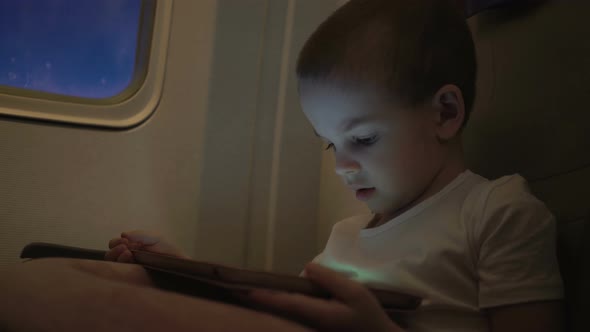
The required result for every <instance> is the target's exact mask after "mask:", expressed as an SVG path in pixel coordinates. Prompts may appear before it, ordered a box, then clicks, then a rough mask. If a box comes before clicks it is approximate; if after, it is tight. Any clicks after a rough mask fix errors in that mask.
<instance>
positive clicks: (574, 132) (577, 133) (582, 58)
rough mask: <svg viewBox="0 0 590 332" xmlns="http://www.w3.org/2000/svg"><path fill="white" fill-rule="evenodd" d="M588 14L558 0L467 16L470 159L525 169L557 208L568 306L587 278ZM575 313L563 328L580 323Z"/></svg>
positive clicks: (478, 167) (493, 168)
mask: <svg viewBox="0 0 590 332" xmlns="http://www.w3.org/2000/svg"><path fill="white" fill-rule="evenodd" d="M589 17H590V2H589V1H557V0H556V1H546V2H529V5H524V6H523V5H520V6H518V7H514V6H509V5H507V6H505V7H502V8H497V9H493V10H488V11H484V12H481V13H479V14H477V15H476V16H474V17H472V18H471V19H470V20H469V21H470V22H469V23H470V26H471V28H472V31H473V36H474V40H475V42H476V47H477V51H478V61H479V65H478V68H479V78H478V96H477V101H476V105H475V109H474V112H473V114H472V116H471V119H470V120H469V123H468V125H467V128H466V130H465V133H464V143H465V150H466V151H465V153H466V157H467V160H468V164H469V166H470V168H471V169H473V170H474V171H476V172H478V173H480V174H482V175H484V176H487V177H488V178H497V177H499V176H501V175H505V174H512V173H520V174H522V175H523V176H524V177H525V178H526V179H527V180H528V181H529V183H530V186H531V189H532V190H533V192H534V194H535V195H536V196H537V197H539V198H540V199H541V200H543V201H544V202H545V203H546V204H547V206H548V207H549V209H550V210H551V211H552V212H553V213H554V215H555V216H556V218H557V221H558V228H559V234H560V241H559V244H560V250H559V251H560V259H561V264H562V268H564V267H565V266H566V265H568V264H569V265H568V267H567V268H565V269H564V270H563V271H564V275H563V277H564V280H565V284H566V292H567V295H568V298H567V302H568V305H571V304H572V303H577V302H576V301H587V300H584V299H587V298H590V293H588V285H587V283H583V286H580V285H578V284H577V281H576V280H575V279H577V278H580V276H581V275H582V273H586V272H583V271H584V269H588V267H587V266H586V267H583V266H582V265H581V264H584V263H585V264H588V263H586V262H588V261H590V255H588V253H586V256H581V255H584V253H583V251H584V250H583V249H584V248H583V246H582V243H583V242H586V243H587V242H590V234H589V232H588V231H586V232H585V233H583V232H582V230H583V229H584V227H585V225H584V222H583V220H586V217H587V214H588V211H589V210H590V106H588V105H587V103H588V102H589V101H590V98H589V97H590V39H589V38H588V37H587V36H588V35H589V34H590V25H589V24H587V20H588V18H589ZM586 228H588V227H586ZM585 250H586V251H587V250H588V248H586V249H585ZM564 255H565V256H564ZM568 255H569V256H568ZM566 257H568V258H566ZM572 266H573V268H574V269H573V270H572ZM571 271H574V272H573V275H572V273H571ZM587 280H590V277H588V279H587ZM589 282H590V281H589ZM580 287H583V289H585V290H584V292H585V293H583V294H582V293H580V292H581V291H582V288H580ZM585 303H586V306H587V307H589V306H588V302H585ZM568 314H569V315H575V312H572V311H571V310H570V311H569V312H568ZM573 322H575V319H574V318H572V317H570V319H569V320H568V323H569V324H570V325H571V326H570V330H572V331H582V330H580V328H581V327H580V326H574V325H575V324H574V323H573ZM587 324H589V323H587ZM583 330H584V331H590V327H588V325H586V327H585V329H583Z"/></svg>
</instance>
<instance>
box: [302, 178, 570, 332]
mask: <svg viewBox="0 0 590 332" xmlns="http://www.w3.org/2000/svg"><path fill="white" fill-rule="evenodd" d="M371 218H372V215H364V216H357V217H352V218H348V219H345V220H342V221H340V222H338V223H337V224H336V225H334V227H333V229H332V233H331V234H330V238H329V239H328V242H327V244H326V248H325V249H324V251H323V252H322V253H321V254H320V255H318V256H317V257H316V259H314V261H316V262H318V263H320V264H322V265H324V266H327V267H330V268H332V269H335V270H340V271H342V272H344V273H347V274H349V275H350V276H351V277H352V278H353V279H355V280H358V281H360V282H362V283H366V284H369V285H373V286H377V287H381V288H389V289H395V290H401V291H404V292H409V293H413V294H416V295H419V296H421V297H423V298H424V299H425V301H424V302H423V304H422V306H421V307H420V309H419V310H418V311H417V312H416V313H414V314H411V315H409V316H408V321H407V323H408V329H409V331H454V332H460V331H488V330H489V327H488V322H487V318H486V317H485V315H484V314H483V313H482V312H481V309H484V308H489V307H495V306H501V305H507V304H516V303H523V302H530V301H539V300H553V299H561V298H562V297H563V289H562V281H561V277H560V274H559V269H558V264H557V258H556V253H555V237H556V235H555V234H556V233H555V220H554V218H553V216H552V215H551V213H550V212H549V211H548V209H547V208H546V207H545V205H544V204H543V203H542V202H540V201H539V200H538V199H536V198H535V197H534V196H533V195H532V194H531V193H530V192H529V190H528V187H527V185H526V182H525V180H524V179H523V178H522V177H521V176H519V175H512V176H505V177H502V178H500V179H498V180H495V181H489V180H487V179H485V178H483V177H481V176H479V175H476V174H474V173H472V172H470V171H465V172H464V173H462V174H461V175H459V176H458V177H457V178H456V179H455V180H453V181H452V182H451V183H450V184H448V185H447V186H446V187H445V188H444V189H442V190H441V191H440V192H438V193H437V194H435V195H434V196H431V197H430V198H428V199H426V200H425V201H423V202H421V203H420V204H418V205H416V206H415V207H413V208H411V209H410V210H408V211H406V212H405V213H403V214H401V215H400V216H398V217H396V218H394V219H392V220H390V221H388V222H387V223H385V224H382V225H380V226H378V227H375V228H370V229H366V228H365V227H366V226H367V224H368V223H369V221H370V220H371Z"/></svg>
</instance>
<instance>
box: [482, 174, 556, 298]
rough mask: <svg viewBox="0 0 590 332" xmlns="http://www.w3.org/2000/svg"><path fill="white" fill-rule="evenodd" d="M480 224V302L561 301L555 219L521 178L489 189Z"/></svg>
mask: <svg viewBox="0 0 590 332" xmlns="http://www.w3.org/2000/svg"><path fill="white" fill-rule="evenodd" d="M481 211H482V213H483V216H481V218H480V223H479V224H478V226H479V227H478V228H479V229H478V231H477V232H476V234H478V242H479V254H478V257H477V267H476V269H477V274H478V275H477V276H478V281H479V306H480V308H489V307H495V306H501V305H509V304H516V303H523V302H533V301H542V300H554V299H561V298H562V297H563V286H562V281H561V276H560V273H559V266H558V262H557V256H556V250H555V242H556V230H555V228H556V225H555V219H554V217H553V215H552V214H551V212H549V210H548V209H547V207H546V206H545V205H544V204H543V203H542V202H541V201H539V200H538V199H536V198H535V197H534V196H533V195H532V194H531V193H530V192H529V191H528V188H527V186H526V183H525V182H524V179H522V178H520V177H517V178H512V179H511V180H509V181H506V182H505V183H503V184H502V185H499V186H497V187H494V188H491V189H490V191H489V193H488V195H487V197H485V204H484V206H483V209H482V210H481Z"/></svg>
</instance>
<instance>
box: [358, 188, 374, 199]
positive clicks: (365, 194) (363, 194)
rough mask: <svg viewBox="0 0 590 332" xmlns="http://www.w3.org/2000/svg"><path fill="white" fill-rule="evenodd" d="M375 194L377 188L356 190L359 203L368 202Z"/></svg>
mask: <svg viewBox="0 0 590 332" xmlns="http://www.w3.org/2000/svg"><path fill="white" fill-rule="evenodd" d="M374 193H375V188H363V189H357V190H356V199H358V200H359V201H367V200H369V199H370V198H371V196H373V194H374Z"/></svg>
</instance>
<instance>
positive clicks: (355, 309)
mask: <svg viewBox="0 0 590 332" xmlns="http://www.w3.org/2000/svg"><path fill="white" fill-rule="evenodd" d="M305 274H306V277H307V278H309V279H310V280H312V281H314V282H316V283H318V284H319V285H320V286H321V287H323V288H325V289H326V290H328V291H329V292H330V293H331V294H332V296H333V297H334V298H333V299H330V300H324V299H317V298H312V297H309V296H305V295H302V294H291V293H283V292H274V291H267V290H254V291H252V292H251V293H250V294H249V296H248V298H249V299H250V300H251V301H252V302H254V303H256V304H259V305H261V306H263V307H265V308H267V309H270V310H271V311H276V312H278V313H282V314H285V315H287V316H288V317H292V318H294V319H297V320H299V321H302V322H305V323H307V324H308V325H309V326H310V327H312V328H315V329H317V330H318V331H373V332H377V331H383V332H385V331H387V332H401V331H403V330H402V329H401V328H400V327H399V326H397V325H396V324H395V323H394V322H393V321H391V319H390V318H389V317H388V316H387V314H386V313H385V312H384V311H383V309H382V308H381V306H380V304H379V302H378V301H377V299H376V298H375V297H374V296H373V294H371V292H370V291H369V290H368V289H367V288H366V287H365V286H363V285H362V284H360V283H358V282H356V281H353V280H349V279H347V278H345V277H344V276H342V275H340V274H339V273H338V272H335V271H332V270H330V269H328V268H325V267H322V266H320V265H318V264H314V263H310V264H307V266H306V267H305Z"/></svg>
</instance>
